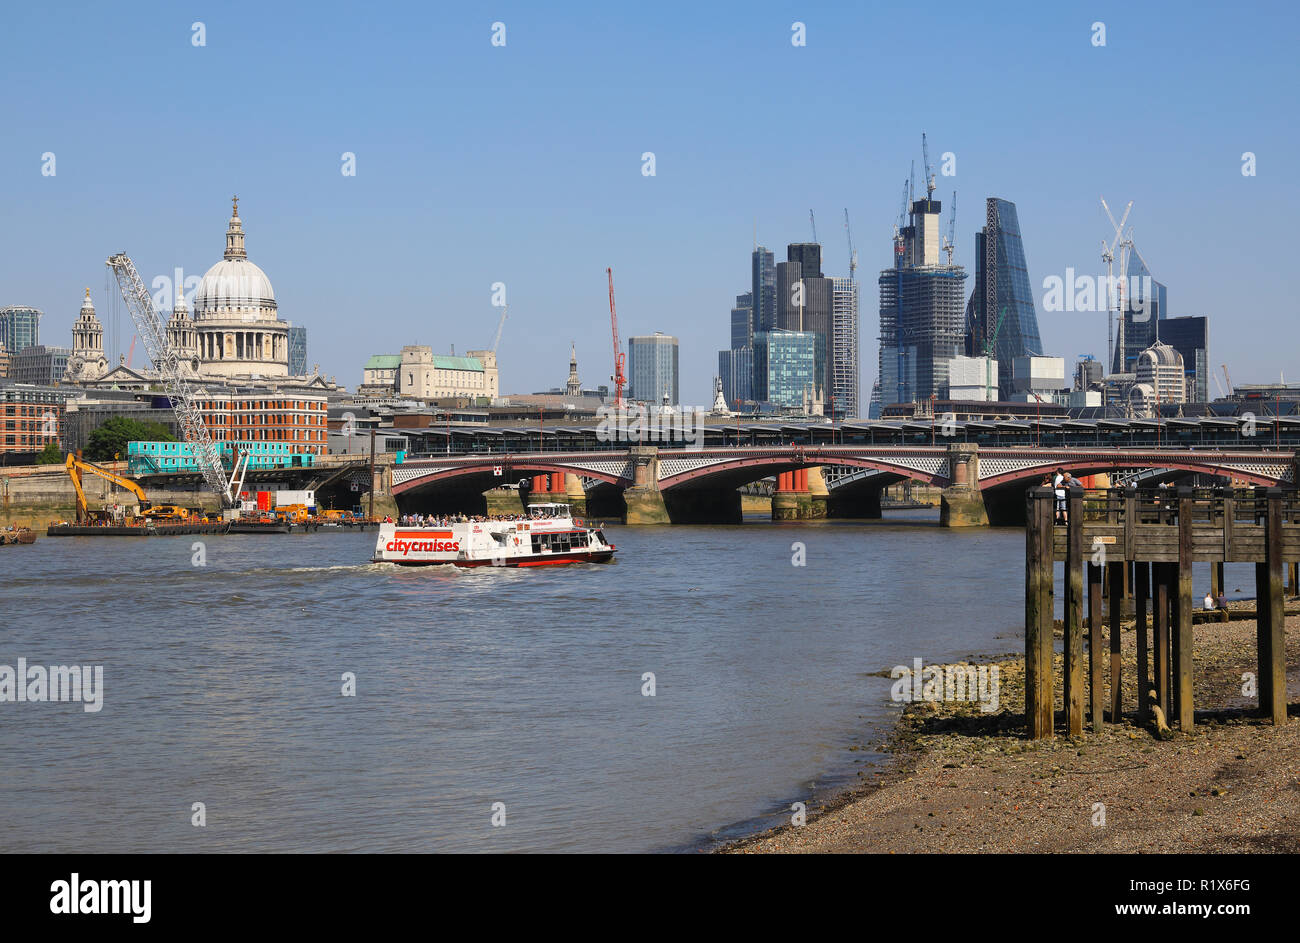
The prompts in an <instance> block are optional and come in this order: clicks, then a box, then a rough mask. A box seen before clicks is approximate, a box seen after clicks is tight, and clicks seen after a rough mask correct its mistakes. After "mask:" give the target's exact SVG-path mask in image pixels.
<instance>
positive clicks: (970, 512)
mask: <svg viewBox="0 0 1300 943" xmlns="http://www.w3.org/2000/svg"><path fill="white" fill-rule="evenodd" d="M979 450H980V449H979V446H978V445H975V444H973V443H970V442H954V443H953V444H952V445H949V446H948V468H949V471H950V476H951V481H952V484H950V485H949V486H948V487H947V488H944V489H943V493H942V495H941V497H940V504H939V526H940V527H986V526H988V523H989V515H988V510H987V509H986V508H985V507H984V494H983V492H981V491H980V487H979V481H980V456H979Z"/></svg>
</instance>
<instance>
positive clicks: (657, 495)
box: [623, 445, 740, 524]
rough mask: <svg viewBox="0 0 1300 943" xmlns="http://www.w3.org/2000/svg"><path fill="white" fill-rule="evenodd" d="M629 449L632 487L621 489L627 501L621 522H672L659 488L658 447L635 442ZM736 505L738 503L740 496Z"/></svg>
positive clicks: (624, 499)
mask: <svg viewBox="0 0 1300 943" xmlns="http://www.w3.org/2000/svg"><path fill="white" fill-rule="evenodd" d="M628 451H629V452H630V453H631V457H632V487H630V488H628V489H627V490H626V491H624V492H623V501H624V502H625V503H626V504H627V510H626V512H625V513H624V517H623V523H624V524H671V523H672V521H671V520H670V519H669V517H668V506H667V505H666V504H664V495H663V492H662V491H660V490H659V449H658V448H656V447H655V446H653V445H634V446H632V448H631V449H629V450H628ZM736 504H737V506H739V504H740V497H739V495H737V497H736Z"/></svg>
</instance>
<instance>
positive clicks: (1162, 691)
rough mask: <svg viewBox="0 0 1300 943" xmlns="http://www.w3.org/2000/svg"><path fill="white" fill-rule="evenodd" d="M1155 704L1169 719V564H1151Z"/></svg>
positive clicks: (1166, 718)
mask: <svg viewBox="0 0 1300 943" xmlns="http://www.w3.org/2000/svg"><path fill="white" fill-rule="evenodd" d="M1151 573H1152V577H1151V584H1152V585H1151V590H1152V592H1151V595H1152V600H1153V602H1152V607H1151V614H1152V619H1153V625H1152V634H1153V636H1154V639H1153V641H1154V642H1155V659H1154V662H1155V689H1156V700H1155V703H1156V705H1157V706H1158V707H1159V708H1160V711H1161V713H1163V714H1164V715H1165V720H1166V722H1168V719H1169V564H1167V563H1153V564H1151Z"/></svg>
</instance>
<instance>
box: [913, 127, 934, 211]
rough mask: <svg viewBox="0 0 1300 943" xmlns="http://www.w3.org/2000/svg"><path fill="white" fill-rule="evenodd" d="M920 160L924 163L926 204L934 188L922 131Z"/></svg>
mask: <svg viewBox="0 0 1300 943" xmlns="http://www.w3.org/2000/svg"><path fill="white" fill-rule="evenodd" d="M913 153H915V152H913ZM921 160H922V161H923V162H924V163H925V199H926V201H927V202H928V201H929V199H930V197H931V196H933V195H934V191H935V186H934V174H932V173H930V145H929V144H928V143H926V140H925V132H924V131H922V132H921Z"/></svg>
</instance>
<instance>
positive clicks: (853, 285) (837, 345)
mask: <svg viewBox="0 0 1300 943" xmlns="http://www.w3.org/2000/svg"><path fill="white" fill-rule="evenodd" d="M831 286H832V292H833V303H832V313H831V377H830V393H831V397H832V399H831V400H830V401H829V402H828V403H827V411H828V412H832V411H833V413H834V414H835V415H836V416H842V417H844V418H848V419H853V418H856V417H857V416H859V415H860V413H859V412H858V410H859V406H860V400H859V395H858V390H859V383H860V373H859V370H858V283H857V282H856V281H855V280H852V279H848V278H833V279H831Z"/></svg>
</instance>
